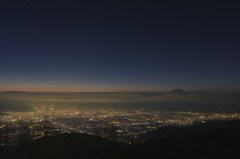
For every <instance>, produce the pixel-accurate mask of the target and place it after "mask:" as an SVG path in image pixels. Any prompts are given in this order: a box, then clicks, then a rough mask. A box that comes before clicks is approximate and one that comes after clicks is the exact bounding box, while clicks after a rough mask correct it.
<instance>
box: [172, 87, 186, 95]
mask: <svg viewBox="0 0 240 159" xmlns="http://www.w3.org/2000/svg"><path fill="white" fill-rule="evenodd" d="M170 93H176V94H178V93H184V90H183V89H181V88H178V89H174V90H172V91H171V92H170Z"/></svg>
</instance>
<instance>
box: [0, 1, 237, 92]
mask: <svg viewBox="0 0 240 159" xmlns="http://www.w3.org/2000/svg"><path fill="white" fill-rule="evenodd" d="M239 17H240V7H239V5H238V4H230V3H229V4H226V3H221V2H219V1H211V2H208V3H203V1H201V2H199V3H197V2H195V1H194V3H193V2H191V3H183V2H182V1H179V2H174V3H173V2H172V3H170V2H168V3H167V2H164V3H161V2H158V3H151V2H149V1H135V2H134V1H131V2H129V1H128V2H127V3H125V2H124V1H87V2H82V1H79V0H65V1H61V0H48V1H44V0H41V1H40V0H34V1H24V0H23V1H18V2H16V1H11V0H3V1H1V2H0V91H5V90H28V91H165V90H171V89H174V88H184V89H187V90H199V89H239V88H240V62H239V60H240V45H239V44H240V29H239V28H240V18H239Z"/></svg>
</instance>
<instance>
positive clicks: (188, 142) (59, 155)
mask: <svg viewBox="0 0 240 159" xmlns="http://www.w3.org/2000/svg"><path fill="white" fill-rule="evenodd" d="M142 139H143V142H141V143H138V144H133V145H128V144H124V143H118V142H114V141H110V140H108V139H105V138H102V137H97V136H92V135H86V134H76V133H71V134H61V135H58V136H55V137H43V138H40V139H38V140H34V141H32V142H30V143H22V144H20V145H19V146H16V147H14V146H8V147H4V146H2V147H1V149H0V158H1V159H78V158H81V159H158V158H160V159H192V158H194V159H204V158H208V159H215V158H216V159H226V158H227V159H237V158H239V156H240V121H238V120H234V121H211V122H207V123H199V124H195V125H193V126H188V127H179V126H175V127H174V126H171V127H162V128H159V129H157V130H155V131H152V132H150V133H147V134H145V135H143V136H142Z"/></svg>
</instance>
